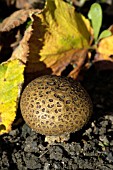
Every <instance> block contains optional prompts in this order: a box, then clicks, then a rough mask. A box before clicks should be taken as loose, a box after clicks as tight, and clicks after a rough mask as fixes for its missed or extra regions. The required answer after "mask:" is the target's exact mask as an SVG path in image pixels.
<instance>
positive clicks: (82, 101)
mask: <svg viewBox="0 0 113 170" xmlns="http://www.w3.org/2000/svg"><path fill="white" fill-rule="evenodd" d="M20 108H21V112H22V116H23V118H24V120H25V121H26V123H27V124H28V125H29V126H30V127H31V128H32V129H33V130H35V131H36V132H38V133H40V134H43V135H46V141H48V142H49V143H51V141H52V142H54V141H55V140H56V141H58V142H59V141H61V142H62V141H64V140H67V139H68V138H69V134H70V133H71V132H75V131H77V130H79V129H81V128H82V127H83V126H84V124H86V123H87V121H88V120H89V118H90V116H91V114H92V102H91V100H90V97H89V95H88V94H87V92H86V91H85V90H84V88H83V87H82V86H81V85H80V83H79V82H77V81H75V80H73V79H72V78H67V77H58V76H54V75H45V76H42V77H38V78H36V79H35V80H33V81H32V82H30V83H29V84H28V85H27V86H26V88H25V89H24V91H23V93H22V96H21V101H20Z"/></svg>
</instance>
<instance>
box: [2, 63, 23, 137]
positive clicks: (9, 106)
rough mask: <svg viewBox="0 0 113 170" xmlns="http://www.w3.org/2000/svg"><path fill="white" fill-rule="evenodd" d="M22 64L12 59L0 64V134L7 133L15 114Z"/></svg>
mask: <svg viewBox="0 0 113 170" xmlns="http://www.w3.org/2000/svg"><path fill="white" fill-rule="evenodd" d="M23 72H24V65H23V64H22V63H21V62H20V61H19V60H12V61H8V62H5V63H3V64H1V65H0V135H1V134H3V133H8V132H9V131H10V130H11V125H12V123H13V121H14V119H15V116H16V110H17V104H18V98H19V95H20V92H21V85H22V83H23V80H24V78H23Z"/></svg>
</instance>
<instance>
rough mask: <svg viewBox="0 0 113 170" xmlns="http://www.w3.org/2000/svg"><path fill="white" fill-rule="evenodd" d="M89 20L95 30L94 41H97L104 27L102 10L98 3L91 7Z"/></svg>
mask: <svg viewBox="0 0 113 170" xmlns="http://www.w3.org/2000/svg"><path fill="white" fill-rule="evenodd" d="M88 18H89V19H90V20H91V23H92V27H93V30H94V39H95V41H96V40H97V38H98V35H99V31H100V28H101V25H102V8H101V6H100V5H99V4H98V3H94V4H93V5H92V6H91V8H90V10H89V13H88Z"/></svg>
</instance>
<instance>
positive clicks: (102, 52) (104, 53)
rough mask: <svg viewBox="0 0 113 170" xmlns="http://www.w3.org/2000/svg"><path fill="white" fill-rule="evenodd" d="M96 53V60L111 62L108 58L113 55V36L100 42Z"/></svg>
mask: <svg viewBox="0 0 113 170" xmlns="http://www.w3.org/2000/svg"><path fill="white" fill-rule="evenodd" d="M97 52H98V54H97V55H98V56H96V58H97V59H96V60H100V59H101V60H112V59H111V58H110V56H111V55H113V35H111V36H109V37H107V38H104V39H102V40H101V41H100V43H99V46H98V48H97Z"/></svg>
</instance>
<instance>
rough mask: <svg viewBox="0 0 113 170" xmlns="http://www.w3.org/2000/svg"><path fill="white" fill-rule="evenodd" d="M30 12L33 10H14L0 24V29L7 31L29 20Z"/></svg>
mask: <svg viewBox="0 0 113 170" xmlns="http://www.w3.org/2000/svg"><path fill="white" fill-rule="evenodd" d="M30 12H31V10H25V9H22V10H19V11H16V12H14V13H13V14H12V15H10V16H9V17H7V18H6V19H4V20H3V22H2V23H1V24H0V31H1V32H6V31H10V30H11V29H13V28H15V27H18V26H20V25H21V24H23V23H24V22H25V21H26V20H27V18H28V17H29V13H30Z"/></svg>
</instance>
